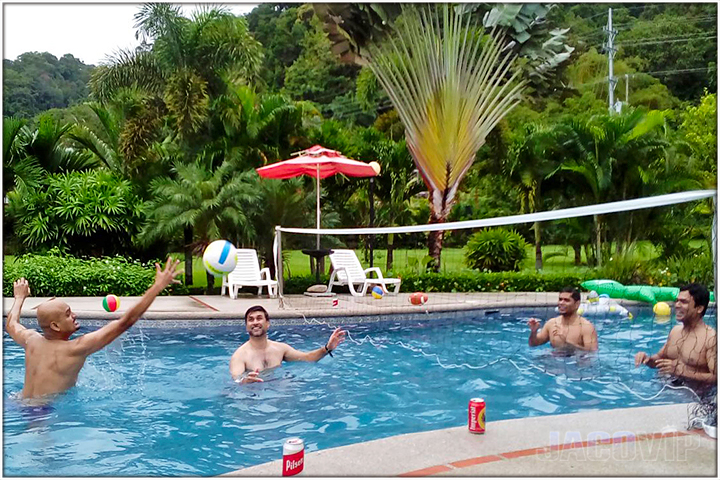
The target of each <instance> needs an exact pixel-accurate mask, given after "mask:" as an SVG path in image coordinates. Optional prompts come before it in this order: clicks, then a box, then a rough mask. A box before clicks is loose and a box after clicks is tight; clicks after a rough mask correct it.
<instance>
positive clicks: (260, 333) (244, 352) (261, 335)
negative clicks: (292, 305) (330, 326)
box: [230, 305, 347, 383]
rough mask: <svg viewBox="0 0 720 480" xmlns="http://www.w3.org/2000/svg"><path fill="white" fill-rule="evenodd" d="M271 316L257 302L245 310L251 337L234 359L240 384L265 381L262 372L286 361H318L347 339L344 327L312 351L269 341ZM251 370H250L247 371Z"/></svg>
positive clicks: (232, 371) (234, 374) (233, 369)
mask: <svg viewBox="0 0 720 480" xmlns="http://www.w3.org/2000/svg"><path fill="white" fill-rule="evenodd" d="M269 328H270V317H268V313H267V311H266V310H265V309H264V308H263V307H261V306H259V305H256V306H254V307H250V308H248V310H247V312H245V329H246V330H247V332H248V335H250V339H249V340H248V341H247V342H245V343H243V344H242V345H241V346H240V347H239V348H238V349H237V350H235V353H233V356H232V357H231V358H230V375H232V377H233V379H234V380H235V381H236V382H239V383H253V382H262V381H263V379H262V378H260V377H259V375H260V371H261V370H265V369H267V368H273V367H277V366H279V365H280V364H281V363H282V362H283V360H285V361H286V362H298V361H299V362H317V361H318V360H320V359H321V358H323V357H324V356H325V355H328V354H330V356H332V351H333V350H335V349H336V348H337V346H338V345H340V344H341V343H342V341H343V340H344V339H345V334H346V333H347V332H345V331H344V330H340V328H336V329H335V331H334V332H333V333H332V335H330V339H329V340H328V342H327V344H325V345H324V346H322V347H320V348H318V349H317V350H313V351H312V352H301V351H299V350H295V349H294V348H292V347H291V346H290V345H288V344H287V343H282V342H274V341H272V340H268V338H267V332H268V329H269ZM246 372H247V373H246Z"/></svg>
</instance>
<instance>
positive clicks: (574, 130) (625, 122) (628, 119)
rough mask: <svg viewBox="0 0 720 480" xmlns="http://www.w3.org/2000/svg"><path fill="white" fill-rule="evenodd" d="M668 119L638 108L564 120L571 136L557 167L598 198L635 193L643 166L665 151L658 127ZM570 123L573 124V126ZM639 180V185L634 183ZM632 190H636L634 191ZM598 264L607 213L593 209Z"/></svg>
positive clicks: (620, 197)
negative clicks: (657, 132)
mask: <svg viewBox="0 0 720 480" xmlns="http://www.w3.org/2000/svg"><path fill="white" fill-rule="evenodd" d="M663 124H664V117H663V116H662V114H660V112H649V113H648V114H645V113H644V112H643V111H641V110H634V111H631V112H630V113H627V114H622V115H601V116H595V117H591V118H590V119H589V120H587V121H585V122H581V121H576V120H571V121H570V122H569V123H568V124H565V125H560V126H559V127H558V128H561V129H564V130H565V131H566V132H567V134H568V135H569V137H568V148H569V151H568V152H567V153H566V157H565V158H566V160H564V161H563V163H562V165H560V166H559V167H558V169H557V170H556V172H565V175H567V176H568V177H569V178H571V179H572V180H573V181H575V182H577V183H580V184H582V185H583V186H584V187H585V189H586V191H588V192H589V197H590V200H591V201H592V202H593V203H603V202H610V201H616V200H623V199H627V198H630V197H631V196H632V197H635V196H636V195H637V194H638V193H639V192H638V191H637V185H638V181H637V180H638V179H641V178H642V175H641V170H640V169H642V168H648V166H649V163H650V162H651V161H652V160H653V159H654V158H655V157H656V156H657V155H660V154H661V153H662V151H663V150H662V149H663V148H664V143H663V142H662V141H661V140H658V139H657V138H654V137H653V135H652V134H653V133H654V132H655V131H656V130H657V129H658V127H660V126H661V125H663ZM568 127H569V129H568ZM631 184H632V185H635V187H634V188H632V189H631V188H630V186H631ZM631 190H632V191H631ZM593 221H594V223H595V249H596V255H597V264H598V266H600V265H601V264H602V254H601V244H602V233H603V230H604V227H605V226H604V224H603V219H602V217H601V216H600V215H594V216H593Z"/></svg>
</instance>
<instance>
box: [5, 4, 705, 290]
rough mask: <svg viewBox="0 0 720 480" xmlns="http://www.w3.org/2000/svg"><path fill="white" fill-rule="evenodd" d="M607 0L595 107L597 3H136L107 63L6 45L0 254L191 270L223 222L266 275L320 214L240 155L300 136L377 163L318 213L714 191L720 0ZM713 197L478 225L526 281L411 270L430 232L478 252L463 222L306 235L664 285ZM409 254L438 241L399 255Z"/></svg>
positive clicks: (418, 274)
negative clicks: (277, 241) (466, 261)
mask: <svg viewBox="0 0 720 480" xmlns="http://www.w3.org/2000/svg"><path fill="white" fill-rule="evenodd" d="M612 8H613V17H614V22H615V26H616V28H617V29H618V30H619V33H618V37H617V39H616V41H617V44H618V51H617V52H616V56H615V63H614V68H615V75H616V77H617V80H618V84H617V87H616V90H615V95H616V98H617V99H619V100H621V102H622V109H621V112H619V113H617V112H614V113H613V114H609V113H608V88H607V87H608V85H607V73H608V72H607V55H606V52H605V51H604V50H602V45H601V43H602V39H603V35H604V34H603V31H602V27H603V26H604V25H605V23H606V21H607V9H608V5H603V4H558V5H554V6H551V5H548V4H469V5H454V6H450V5H428V4H417V5H414V4H406V5H400V4H261V5H259V6H258V7H256V8H255V9H254V10H253V11H252V12H251V13H250V14H248V15H247V16H246V17H244V18H243V17H236V16H234V15H232V14H231V13H229V12H228V11H227V10H225V9H223V8H222V7H210V6H203V7H201V8H199V9H196V11H195V12H194V13H192V14H191V15H190V16H189V17H185V16H183V15H181V13H180V12H181V11H180V9H179V7H178V6H174V5H172V4H145V5H143V6H141V7H139V8H138V13H137V15H136V18H135V20H136V24H135V28H136V35H137V38H138V39H140V40H142V43H141V46H140V47H139V48H137V49H135V50H127V51H120V52H119V53H116V54H114V55H113V56H110V57H108V58H109V60H108V61H106V62H105V63H104V64H102V65H99V66H97V67H93V66H86V65H83V64H82V63H81V62H79V61H78V60H77V59H76V58H75V57H73V56H72V55H65V56H63V57H62V58H60V59H56V58H55V57H53V56H52V55H50V54H47V53H26V54H23V55H21V56H20V57H18V59H17V60H12V61H11V60H5V61H4V64H5V79H4V80H5V83H4V92H3V97H4V100H5V103H4V105H5V110H4V119H3V140H4V142H3V173H4V181H3V188H4V194H5V205H6V208H5V211H4V219H3V220H4V228H5V235H4V240H5V242H4V245H5V253H9V254H16V253H17V254H24V253H26V252H31V253H42V252H46V251H48V250H52V249H53V248H56V249H55V250H52V251H53V252H55V253H53V254H52V255H69V254H71V253H72V254H77V255H83V256H101V255H115V254H120V255H125V256H128V257H131V258H136V259H143V261H145V260H148V259H154V258H162V257H164V256H165V255H166V254H167V253H169V252H178V251H183V252H184V254H185V261H186V267H185V271H186V283H187V284H188V285H191V284H196V282H195V281H194V279H193V278H192V265H193V257H195V258H196V257H197V256H198V255H200V254H201V253H202V250H203V247H204V245H206V244H207V243H208V242H210V241H212V240H214V239H217V238H221V237H222V238H228V239H229V240H231V241H233V242H234V243H236V245H238V246H248V247H252V248H256V249H257V250H258V252H259V253H260V255H261V258H262V260H263V262H264V263H265V265H266V266H269V267H270V268H271V270H272V271H273V272H274V271H275V265H274V262H275V258H274V256H273V255H272V242H273V238H274V229H275V226H277V225H284V226H296V227H307V226H311V225H313V224H314V206H315V190H314V188H315V185H314V179H311V178H307V177H304V178H297V179H292V180H283V181H271V180H265V179H260V178H259V177H258V176H257V175H256V174H255V173H254V171H253V170H254V169H255V168H257V167H260V166H262V165H266V164H269V163H273V162H276V161H278V160H283V159H287V158H291V156H292V154H293V153H294V152H297V151H299V150H303V149H305V148H308V147H310V146H312V145H314V144H321V145H323V146H325V147H328V148H332V149H335V150H339V151H341V152H343V153H344V154H346V155H347V156H349V157H351V158H356V159H358V160H362V161H372V160H375V161H377V162H379V163H380V164H381V166H382V171H381V174H380V175H379V176H378V177H376V178H374V179H373V180H372V181H371V180H369V179H357V178H345V177H343V176H334V177H331V178H327V179H324V180H323V182H322V190H321V205H322V209H323V210H322V221H323V225H324V226H331V227H341V226H348V227H349V226H364V225H368V224H370V223H371V222H373V223H374V225H377V226H395V225H411V224H425V223H427V222H428V221H430V222H440V223H441V222H445V221H461V220H470V219H478V218H488V217H495V216H504V215H514V214H518V213H531V212H540V211H548V210H554V209H560V208H570V207H576V206H581V205H589V204H594V203H605V202H612V201H618V200H625V199H634V198H640V197H646V196H652V195H659V194H664V193H672V192H679V191H684V190H694V189H715V188H716V187H717V126H716V118H717V104H716V94H715V93H712V92H714V91H715V90H716V88H717V87H716V80H715V77H716V64H717V54H716V49H715V43H716V38H715V36H716V26H715V20H716V15H717V6H716V5H714V4H688V5H682V6H681V5H679V4H678V5H675V4H642V5H641V4H627V5H613V6H612ZM108 53H110V52H108ZM371 202H372V203H371ZM714 212H715V205H714V203H713V201H712V199H708V200H705V201H701V202H695V203H690V204H686V205H678V206H674V207H672V208H663V209H647V210H639V211H634V212H628V213H625V214H621V215H612V216H610V215H607V216H599V217H594V218H593V217H579V218H573V219H566V220H564V221H561V222H545V223H535V224H527V225H519V226H517V228H516V233H515V234H513V235H510V234H497V233H493V235H500V236H502V238H503V239H504V240H503V242H504V241H505V240H507V241H510V240H509V239H510V237H512V238H513V239H515V240H517V242H515V244H517V245H520V244H523V245H524V242H530V243H531V244H534V253H535V255H534V262H533V259H532V258H529V259H527V261H523V262H521V263H522V265H523V266H522V268H523V269H529V270H532V269H533V265H534V267H535V270H537V273H532V275H530V274H528V273H525V272H520V273H478V272H475V273H474V274H473V275H470V274H467V278H465V277H464V276H463V275H466V274H465V273H462V274H460V275H459V276H456V277H454V274H447V275H446V274H442V273H438V274H435V276H427V274H424V273H423V271H424V270H425V269H426V268H427V267H428V266H429V268H430V269H439V268H440V269H441V270H445V267H447V265H449V264H451V260H450V257H449V256H448V257H447V259H446V258H445V256H441V253H440V252H441V248H442V246H443V245H445V246H446V247H457V248H465V250H466V251H468V252H470V251H471V250H472V252H474V253H473V255H475V254H477V252H478V248H477V238H478V237H474V239H473V240H472V241H470V235H471V234H472V232H471V231H453V232H452V233H449V234H448V235H443V234H442V233H434V234H432V235H427V234H425V235H423V234H405V235H389V236H376V237H375V238H371V237H359V238H352V237H351V238H347V237H342V238H341V237H337V238H330V237H328V238H325V239H324V240H323V241H324V242H325V243H327V246H328V247H333V246H340V245H342V244H343V243H344V244H345V245H346V246H348V247H351V248H356V247H357V248H362V249H364V250H365V252H366V255H365V259H366V260H369V258H371V257H370V256H369V251H370V249H371V248H373V249H383V250H385V252H386V253H387V255H386V257H381V258H386V259H387V263H386V264H385V265H384V266H385V268H386V269H387V270H393V271H396V270H398V266H400V265H408V266H409V267H408V268H409V269H411V270H414V273H413V274H412V275H410V276H407V278H405V277H403V285H405V287H404V288H408V289H413V288H417V289H419V290H420V289H425V288H428V289H450V290H453V289H454V290H457V291H465V290H467V291H470V290H483V289H504V290H513V291H516V290H518V289H523V288H529V289H535V288H544V287H547V288H550V289H555V288H556V287H555V285H556V283H557V282H566V281H570V280H571V279H570V277H568V276H558V278H554V277H553V278H554V279H552V280H547V278H550V276H552V275H553V271H552V268H553V265H554V260H556V259H554V258H553V256H554V255H565V254H564V253H558V251H557V248H561V249H562V250H563V251H566V252H568V253H567V255H568V257H569V259H570V260H569V262H570V263H572V262H574V264H575V265H576V267H577V269H578V271H582V272H583V274H582V275H590V276H597V275H608V276H612V275H615V276H617V278H618V280H620V281H623V280H621V278H620V277H624V283H628V281H629V280H630V279H642V280H643V281H646V282H655V283H660V282H665V283H664V284H667V282H673V284H675V283H677V282H681V281H683V280H684V279H686V278H697V279H701V280H703V281H709V278H710V277H709V274H708V271H709V270H710V266H711V260H709V259H710V257H711V251H712V250H711V246H712V239H711V234H710V231H711V229H710V225H711V224H712V219H713V215H714ZM485 235H491V233H485ZM300 237H301V236H285V238H284V245H283V249H284V250H285V251H288V250H294V249H301V248H306V247H310V246H311V245H312V244H314V239H303V238H300ZM503 242H500V243H498V244H499V245H502V244H503ZM640 244H642V245H645V246H646V248H647V250H648V251H652V252H653V255H650V256H649V257H648V256H644V254H643V255H640V254H639V253H638V252H639V250H638V247H637V246H638V245H640ZM508 245H509V244H508ZM551 245H552V247H550V246H551ZM558 246H560V247H558ZM403 249H404V250H405V251H407V249H428V251H429V253H431V254H432V257H430V256H426V255H425V252H422V253H420V254H419V257H418V258H417V259H415V260H414V262H415V263H414V266H410V264H411V262H410V261H409V260H408V261H405V259H404V258H401V257H400V255H402V253H398V250H400V252H402V251H403ZM519 251H520V250H518V255H520V253H519ZM532 251H533V249H532V247H529V251H528V254H529V255H530V256H532ZM643 251H644V250H643ZM503 252H504V250H503ZM523 252H524V250H523ZM493 255H495V256H498V255H500V256H502V257H505V256H507V255H505V254H504V253H503V254H502V255H501V254H500V253H497V252H496V253H495V254H493ZM493 255H489V256H487V257H486V259H487V258H490V257H491V256H493ZM658 255H659V256H658ZM423 256H424V257H425V258H422V257H423ZM638 256H640V258H642V259H643V260H642V261H639V262H638ZM651 257H652V258H655V259H652V260H651V259H649V258H651ZM458 258H460V257H458ZM483 261H484V260H483ZM488 261H489V260H488ZM33 262H34V260H33ZM38 262H41V260H38ZM43 265H45V264H44V263H43ZM458 265H460V266H459V267H458V268H462V262H460V261H459V260H458ZM473 265H475V264H473ZM478 265H480V266H478V267H476V268H480V269H483V268H489V267H487V266H482V265H483V264H482V262H481V263H479V264H478ZM598 265H600V266H601V269H597V266H598ZM517 266H518V263H517V262H516V261H510V262H509V263H506V264H504V265H501V266H492V268H493V269H495V268H503V269H504V268H510V269H512V268H518V267H517ZM441 267H442V268H441ZM82 268H85V267H82ZM92 268H95V267H92ZM293 268H294V267H293ZM401 268H404V267H401ZM40 270H41V269H39V270H38V269H36V270H33V272H35V273H33V274H36V273H37V272H39V271H40ZM294 270H295V268H294ZM466 271H467V269H466ZM7 272H10V270H7V271H6V273H7ZM663 272H664V273H663ZM10 273H12V272H10ZM297 273H298V272H296V271H292V272H289V271H286V272H285V274H286V276H287V275H293V276H294V275H297ZM397 273H400V274H402V273H403V272H397ZM88 275H90V274H89V273H88ZM93 275H94V274H93ZM493 275H495V276H493ZM513 275H517V277H515V276H513ZM580 276H581V275H580V274H579V273H578V275H576V276H574V277H573V278H576V277H577V278H580ZM43 278H44V277H42V276H37V279H36V281H44V280H43ZM88 278H90V277H88ZM92 278H93V279H95V278H96V277H94V276H93V277H92ZM137 278H138V279H139V278H140V277H139V276H138V277H137ZM143 278H144V277H143ZM503 278H505V279H508V281H503V280H502V279H503ZM583 278H584V277H583ZM207 280H208V286H210V285H212V282H213V279H212V278H208V279H207ZM98 281H99V280H98ZM310 281H311V280H310V279H304V278H300V279H298V281H297V282H296V283H292V281H290V282H289V283H288V284H287V286H288V288H291V289H292V288H298V289H299V288H301V287H302V286H303V285H305V283H307V282H310ZM137 283H138V285H139V283H141V282H140V281H139V280H138V282H137ZM313 283H314V282H313ZM566 283H567V282H566ZM48 285H50V284H48ZM197 285H199V283H197ZM293 285H294V286H293ZM53 286H55V287H57V288H59V289H60V290H62V289H63V288H66V287H64V286H62V285H60V284H58V283H53ZM67 288H69V287H67ZM113 288H115V287H113ZM138 288H139V287H138ZM62 291H64V290H62Z"/></svg>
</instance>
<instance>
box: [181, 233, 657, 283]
mask: <svg viewBox="0 0 720 480" xmlns="http://www.w3.org/2000/svg"><path fill="white" fill-rule="evenodd" d="M637 252H638V253H637V254H638V256H640V258H641V259H643V260H650V259H652V258H655V256H657V253H656V252H655V249H654V248H653V246H652V245H651V244H650V242H639V244H638V246H637ZM373 253H374V255H373V258H374V266H376V267H380V269H381V270H382V271H383V273H385V266H386V261H387V251H386V250H384V249H383V250H375V251H374V252H373ZM355 254H356V255H357V256H358V258H359V259H360V263H362V264H363V266H364V267H369V266H370V263H369V262H366V261H365V257H364V253H363V251H362V249H356V250H355ZM173 255H174V256H177V257H178V258H184V257H183V255H182V254H181V253H179V254H173ZM426 255H427V250H425V249H422V250H421V249H414V250H410V249H400V250H395V252H394V255H393V273H394V274H398V273H407V272H413V271H414V272H418V273H419V272H421V271H422V270H423V268H422V267H421V266H419V265H420V262H421V261H422V259H423V258H424V257H425V256H426ZM283 256H284V258H285V274H286V275H287V274H288V270H289V272H290V275H291V276H302V275H310V261H309V257H308V256H307V255H305V254H304V253H302V252H301V251H299V250H290V251H288V250H284V251H283ZM543 257H547V258H546V259H545V260H544V262H543V272H547V273H559V272H569V271H576V272H585V271H587V270H588V268H589V267H587V266H585V265H582V266H575V254H574V252H573V249H572V247H569V246H565V245H546V246H543ZM441 259H442V260H441V261H442V264H441V266H440V271H442V272H459V271H463V270H469V269H468V267H466V266H465V249H463V248H443V251H442V257H441ZM582 261H583V262H585V261H586V259H585V257H584V256H583V257H582ZM325 268H326V271H327V269H329V259H326V261H325ZM534 269H535V247H534V246H528V249H527V258H526V259H525V261H524V262H523V265H522V270H523V271H527V272H531V271H534ZM221 283H222V281H221V279H220V278H217V279H216V280H215V285H216V286H217V287H219V286H220V285H221ZM205 285H206V283H205V268H204V267H203V265H202V259H201V258H195V259H194V261H193V286H195V287H204V286H205Z"/></svg>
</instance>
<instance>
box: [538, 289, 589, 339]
mask: <svg viewBox="0 0 720 480" xmlns="http://www.w3.org/2000/svg"><path fill="white" fill-rule="evenodd" d="M579 306H580V292H578V291H577V290H576V289H574V288H572V287H565V288H563V289H562V291H560V295H559V298H558V312H559V313H560V316H558V317H555V318H551V319H550V320H548V321H547V322H546V323H545V325H544V326H543V327H542V329H540V320H538V319H537V318H531V319H530V320H528V326H529V327H530V338H529V339H528V344H529V345H530V346H531V347H537V346H538V345H542V344H544V343H547V341H548V340H550V344H551V345H552V346H553V347H554V348H558V349H569V350H572V349H576V350H586V351H595V350H597V348H598V341H597V332H596V331H595V327H594V326H593V324H592V323H590V322H588V321H587V320H586V319H584V318H583V317H581V316H580V315H578V313H577V310H578V307H579ZM538 330H540V333H538Z"/></svg>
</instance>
